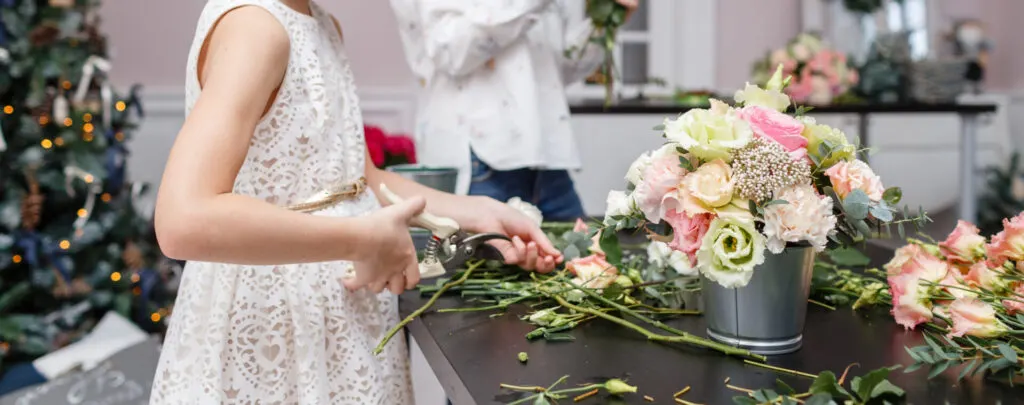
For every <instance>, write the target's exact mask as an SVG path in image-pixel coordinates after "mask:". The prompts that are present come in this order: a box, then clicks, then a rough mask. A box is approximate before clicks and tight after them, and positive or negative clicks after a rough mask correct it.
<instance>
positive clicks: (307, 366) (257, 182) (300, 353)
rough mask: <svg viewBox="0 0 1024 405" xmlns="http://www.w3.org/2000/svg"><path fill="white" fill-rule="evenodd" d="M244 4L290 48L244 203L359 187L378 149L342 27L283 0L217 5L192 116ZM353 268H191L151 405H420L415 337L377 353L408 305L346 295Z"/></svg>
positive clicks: (351, 205)
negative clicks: (413, 365) (210, 60)
mask: <svg viewBox="0 0 1024 405" xmlns="http://www.w3.org/2000/svg"><path fill="white" fill-rule="evenodd" d="M245 5H252V6H258V7H262V8H264V9H266V10H267V11H268V12H270V14H272V15H273V16H274V17H276V18H277V19H278V20H279V21H280V23H281V24H282V25H283V26H284V27H285V28H286V30H287V32H288V35H289V37H290V39H291V51H290V55H289V57H290V58H289V61H288V70H287V73H286V74H285V79H284V82H283V83H282V85H281V88H280V90H279V92H278V95H277V98H276V100H275V101H274V103H273V106H272V107H271V109H270V111H269V112H268V113H267V114H266V116H265V117H264V118H263V120H262V121H261V122H260V123H259V125H258V126H257V127H256V131H255V133H254V134H253V138H252V143H251V144H250V146H249V152H248V155H247V156H246V158H245V163H244V164H243V166H242V168H241V170H240V171H239V173H238V177H237V179H236V180H235V184H234V192H235V193H238V194H244V195H249V196H254V197H257V198H261V199H263V200H266V201H268V202H270V203H273V204H278V205H282V206H285V205H289V204H293V203H298V202H301V201H303V200H305V199H306V198H308V197H310V196H312V195H314V194H315V193H317V192H318V191H321V190H323V189H326V188H331V187H335V186H338V185H341V184H346V183H350V182H352V181H356V180H357V179H359V178H360V177H362V176H363V164H364V156H365V155H364V151H365V144H364V141H363V131H362V118H361V112H360V110H359V105H358V99H357V98H356V95H355V87H354V84H353V78H352V73H351V70H350V69H349V64H348V60H347V58H346V56H345V53H344V50H343V46H342V42H341V38H340V36H339V35H338V32H337V30H336V28H335V26H334V23H333V21H332V19H331V17H330V16H329V15H328V14H327V13H325V12H324V11H323V10H322V9H320V7H318V6H316V5H315V4H314V5H313V7H312V9H313V13H312V16H310V15H306V14H302V13H299V12H297V11H295V10H293V9H291V8H288V7H287V6H285V5H283V4H281V3H279V2H278V1H277V0H209V2H208V4H207V5H206V8H205V9H204V11H203V13H202V16H201V17H200V19H199V24H198V27H197V30H196V36H195V39H194V42H193V45H192V51H191V55H190V56H189V59H188V74H187V83H186V103H187V111H188V110H191V108H192V106H193V104H194V103H195V101H196V99H197V98H198V96H199V92H200V88H199V82H198V80H197V74H196V67H197V59H198V55H199V50H200V48H201V46H202V43H203V41H204V39H205V38H206V35H207V34H208V32H209V31H210V28H211V27H212V26H213V25H214V24H215V22H216V21H218V20H219V18H220V17H221V16H222V15H223V14H224V13H226V12H228V11H230V10H232V9H234V8H236V7H240V6H245ZM225 119H230V117H225ZM378 207H379V205H378V203H377V200H376V199H375V197H374V196H373V195H372V193H370V192H367V193H364V194H363V195H362V196H361V197H359V198H357V199H354V200H348V201H343V202H341V203H339V204H337V205H335V206H332V207H329V208H326V209H323V210H321V211H318V212H315V213H312V214H311V215H323V216H354V215H364V214H366V213H368V212H370V211H372V210H374V209H377V208H378ZM349 268H350V264H349V263H345V262H332V263H320V264H304V265H287V266H240V265H228V264H220V263H200V262H191V263H189V264H188V265H187V266H186V268H185V271H184V276H183V277H184V278H183V280H182V284H181V288H180V292H179V296H178V298H177V301H176V303H175V307H174V311H173V315H172V316H171V320H170V330H169V332H168V334H167V338H166V341H165V343H164V347H163V352H162V353H161V357H160V366H159V368H158V369H157V372H156V381H155V382H154V386H153V394H152V397H151V402H150V403H151V404H160V405H163V404H189V405H196V404H304V405H305V404H360V405H365V404H387V405H393V404H411V403H412V402H413V399H412V395H411V387H412V385H411V380H410V376H409V365H408V355H407V349H406V344H405V341H404V339H401V338H400V336H399V338H398V339H396V340H394V341H392V342H391V343H390V344H389V345H388V347H387V350H385V351H384V353H382V354H381V355H380V356H374V355H373V354H372V353H371V351H372V350H373V348H374V347H375V346H376V344H377V343H378V341H379V340H380V338H381V337H382V336H383V334H384V332H386V331H387V329H388V328H390V327H391V326H392V325H394V324H395V323H397V321H398V311H397V300H396V297H395V296H394V295H391V294H390V293H388V292H385V293H383V294H380V295H374V294H371V293H368V292H365V291H363V292H359V293H350V292H348V291H346V290H345V288H344V286H343V285H342V281H341V279H342V277H343V276H344V274H345V272H346V270H348V269H349Z"/></svg>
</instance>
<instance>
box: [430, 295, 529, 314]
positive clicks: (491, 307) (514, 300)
mask: <svg viewBox="0 0 1024 405" xmlns="http://www.w3.org/2000/svg"><path fill="white" fill-rule="evenodd" d="M530 298H536V296H533V295H529V296H523V297H519V298H512V299H510V300H508V301H505V302H503V303H501V304H495V305H489V306H486V307H473V308H445V309H439V310H437V312H438V313H442V314H444V313H449V312H477V311H491V310H495V309H508V306H509V305H512V304H515V303H517V302H519V301H523V300H527V299H530Z"/></svg>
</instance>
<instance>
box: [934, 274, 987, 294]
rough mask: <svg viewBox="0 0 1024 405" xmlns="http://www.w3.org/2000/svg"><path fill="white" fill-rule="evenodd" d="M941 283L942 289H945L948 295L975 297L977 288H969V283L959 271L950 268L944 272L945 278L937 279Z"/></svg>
mask: <svg viewBox="0 0 1024 405" xmlns="http://www.w3.org/2000/svg"><path fill="white" fill-rule="evenodd" d="M939 284H941V285H942V289H943V290H945V291H946V292H947V293H949V295H952V296H953V297H954V298H966V297H977V296H978V293H977V290H975V289H974V288H971V284H970V282H969V281H967V280H966V279H965V278H964V277H963V276H962V275H961V274H960V271H958V270H954V269H950V271H949V272H948V273H946V278H943V279H942V280H941V281H939Z"/></svg>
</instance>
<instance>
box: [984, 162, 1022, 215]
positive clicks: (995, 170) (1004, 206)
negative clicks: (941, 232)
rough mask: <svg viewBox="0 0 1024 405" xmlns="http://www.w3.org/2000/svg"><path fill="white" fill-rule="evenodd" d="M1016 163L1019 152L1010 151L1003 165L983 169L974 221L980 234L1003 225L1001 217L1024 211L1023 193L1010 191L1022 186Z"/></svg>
mask: <svg viewBox="0 0 1024 405" xmlns="http://www.w3.org/2000/svg"><path fill="white" fill-rule="evenodd" d="M1020 163H1021V162H1020V154H1019V153H1017V152H1014V154H1013V155H1012V156H1011V157H1010V161H1009V162H1008V163H1007V165H1006V167H989V168H987V169H985V175H986V177H987V181H986V185H987V187H986V188H985V191H984V192H983V193H982V195H981V198H980V199H979V201H978V205H979V207H978V224H977V225H978V228H979V229H980V230H981V233H982V234H983V235H993V234H995V233H998V232H999V231H1001V230H1002V229H1003V219H1004V218H1013V217H1014V216H1016V215H1017V214H1019V213H1020V212H1022V211H1024V195H1021V194H1020V191H1017V192H1015V191H1014V190H1015V188H1016V189H1018V190H1019V189H1020V188H1021V186H1024V170H1022V168H1021V164H1020Z"/></svg>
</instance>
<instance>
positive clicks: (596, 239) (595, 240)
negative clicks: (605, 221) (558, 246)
mask: <svg viewBox="0 0 1024 405" xmlns="http://www.w3.org/2000/svg"><path fill="white" fill-rule="evenodd" d="M572 231H573V232H577V233H587V232H590V226H589V225H587V223H586V222H583V220H582V219H577V220H576V225H575V226H574V227H573V228H572ZM590 240H591V244H590V253H593V254H595V255H600V256H602V257H604V256H605V253H604V250H601V231H597V233H596V234H594V236H593V237H592V238H591V239H590Z"/></svg>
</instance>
